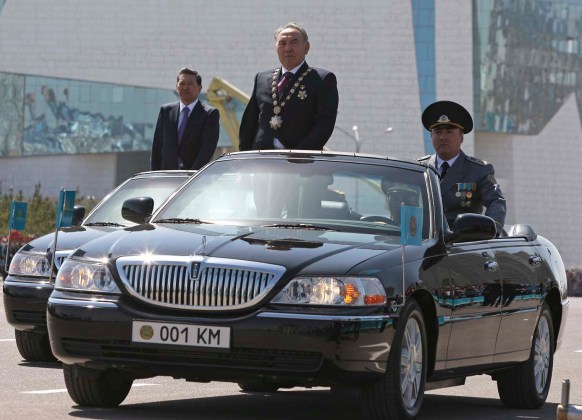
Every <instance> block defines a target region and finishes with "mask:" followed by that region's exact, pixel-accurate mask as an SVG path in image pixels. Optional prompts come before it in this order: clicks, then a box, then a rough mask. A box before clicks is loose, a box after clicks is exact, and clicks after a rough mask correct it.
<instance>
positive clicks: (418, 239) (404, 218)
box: [400, 206, 422, 306]
mask: <svg viewBox="0 0 582 420" xmlns="http://www.w3.org/2000/svg"><path fill="white" fill-rule="evenodd" d="M400 223H401V224H400V244H401V245H402V306H404V304H405V303H406V245H410V246H421V245H422V208H420V207H412V206H401V207H400Z"/></svg>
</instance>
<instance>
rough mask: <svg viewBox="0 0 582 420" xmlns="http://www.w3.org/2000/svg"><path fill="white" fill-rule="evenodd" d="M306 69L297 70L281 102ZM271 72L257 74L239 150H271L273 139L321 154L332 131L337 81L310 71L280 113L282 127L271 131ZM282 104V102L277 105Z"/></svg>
mask: <svg viewBox="0 0 582 420" xmlns="http://www.w3.org/2000/svg"><path fill="white" fill-rule="evenodd" d="M307 68H308V65H307V63H303V65H302V66H301V67H300V68H299V70H298V71H297V72H296V73H295V75H294V76H293V77H292V78H291V79H290V80H289V82H288V84H287V88H286V89H285V90H284V91H283V92H282V95H281V98H282V100H284V99H285V98H286V97H287V95H288V94H289V91H290V89H291V88H292V87H293V86H294V85H295V83H296V82H297V79H299V77H300V76H301V75H302V74H303V72H305V70H306V69H307ZM273 73H274V70H269V71H265V72H261V73H258V74H257V75H256V77H255V85H254V88H253V93H252V95H251V99H250V101H249V103H248V105H247V107H246V109H245V112H244V114H243V117H242V120H241V126H240V134H239V140H240V144H239V149H240V150H259V149H273V140H274V139H275V138H277V139H279V141H280V142H281V143H282V144H283V145H284V146H285V148H288V149H304V150H321V149H323V146H324V145H325V143H327V141H328V140H329V138H330V137H331V133H332V132H333V129H334V127H335V119H336V116H337V108H338V101H339V99H338V91H337V79H336V77H335V75H334V74H333V73H331V72H329V71H327V70H323V69H318V68H313V69H312V70H311V71H310V72H309V73H307V75H306V76H305V78H304V79H303V80H302V81H301V83H300V84H299V86H297V88H296V89H295V92H294V93H293V94H292V95H291V97H290V98H289V100H288V101H286V104H285V106H283V107H282V110H281V114H280V116H281V118H282V119H283V124H282V126H281V127H279V128H278V129H276V130H274V129H273V128H271V125H270V121H271V118H272V117H273V116H274V115H275V113H274V112H273V98H272V95H273V91H272V83H273ZM279 102H281V101H279Z"/></svg>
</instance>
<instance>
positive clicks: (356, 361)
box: [47, 291, 394, 386]
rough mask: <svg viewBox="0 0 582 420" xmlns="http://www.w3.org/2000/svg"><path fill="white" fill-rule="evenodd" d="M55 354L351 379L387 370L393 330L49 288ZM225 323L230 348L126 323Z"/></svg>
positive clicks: (152, 372) (95, 363) (161, 371)
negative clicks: (164, 339)
mask: <svg viewBox="0 0 582 420" xmlns="http://www.w3.org/2000/svg"><path fill="white" fill-rule="evenodd" d="M47 317H48V329H49V335H50V340H51V347H52V351H53V353H54V354H55V355H56V356H57V357H58V358H59V359H60V360H62V361H63V362H64V363H67V364H78V365H83V366H86V367H91V368H95V369H107V368H116V369H122V370H125V371H126V372H128V373H129V374H130V375H132V376H133V377H135V378H137V377H151V376H158V375H165V376H173V377H176V378H185V379H189V380H197V381H208V380H222V381H232V382H241V381H245V380H257V379H261V378H263V379H268V380H276V381H282V382H283V381H284V382H285V383H292V384H294V385H304V386H315V385H332V384H338V383H343V384H350V385H352V384H357V383H364V382H370V381H374V380H377V379H378V378H379V377H381V376H382V374H383V373H384V372H385V370H386V361H387V359H388V352H389V350H390V344H391V342H392V338H393V334H394V322H393V321H394V320H393V318H392V317H390V316H388V315H377V316H353V315H350V316H334V315H320V314H302V313H289V312H286V313H283V312H279V311H268V312H267V311H262V310H259V311H256V312H253V313H251V314H246V315H242V316H241V315H239V316H229V317H225V316H224V314H222V315H221V316H216V315H214V316H211V317H209V316H200V315H196V314H187V315H173V316H168V315H167V313H165V314H164V313H161V312H158V313H156V314H154V313H153V311H148V312H145V311H144V308H143V307H140V306H139V305H135V302H132V301H129V302H128V300H127V298H120V299H119V300H116V299H109V300H98V299H97V300H90V299H87V298H86V297H83V296H79V295H78V294H77V295H71V294H67V293H62V292H58V291H55V293H53V295H52V296H51V298H50V299H49V303H48V314H47ZM134 320H139V321H146V322H148V321H149V322H169V323H183V324H191V325H192V324H194V325H196V324H201V325H212V326H222V327H230V328H231V346H230V348H228V349H209V348H197V347H188V346H176V345H165V344H144V343H135V342H132V322H133V321H134Z"/></svg>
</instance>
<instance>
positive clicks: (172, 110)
mask: <svg viewBox="0 0 582 420" xmlns="http://www.w3.org/2000/svg"><path fill="white" fill-rule="evenodd" d="M179 114H180V102H174V103H170V104H165V105H162V107H161V108H160V113H159V115H158V121H157V123H156V130H155V132H154V141H153V145H152V155H151V169H152V171H160V170H168V169H178V157H180V159H181V160H182V162H183V163H184V169H200V168H202V167H203V166H204V165H206V164H207V163H208V162H210V160H211V159H212V156H213V155H214V151H215V150H216V145H217V144H218V136H219V134H220V126H219V120H220V115H219V112H218V110H217V109H216V108H214V107H212V106H210V105H206V104H203V103H202V102H200V101H198V102H197V103H196V105H195V106H194V109H193V110H192V112H191V113H190V115H189V116H188V122H187V123H186V130H185V131H184V139H183V140H182V142H181V143H178V117H179Z"/></svg>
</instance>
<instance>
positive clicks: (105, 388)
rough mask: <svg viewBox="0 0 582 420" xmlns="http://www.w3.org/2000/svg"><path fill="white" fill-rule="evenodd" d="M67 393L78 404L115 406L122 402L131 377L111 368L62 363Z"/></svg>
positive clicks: (129, 385) (130, 382) (85, 405)
mask: <svg viewBox="0 0 582 420" xmlns="http://www.w3.org/2000/svg"><path fill="white" fill-rule="evenodd" d="M63 374H64V376H65V385H66V386H67V391H68V392H69V395H70V396H71V398H72V399H73V401H75V402H76V403H77V404H79V405H80V406H84V407H102V408H106V407H116V406H118V405H119V404H121V403H122V402H123V400H124V399H125V397H127V394H129V390H130V389H131V385H132V383H133V379H131V378H129V377H128V376H127V375H126V374H124V373H122V372H118V371H113V370H96V369H89V368H85V367H81V366H76V365H65V364H63Z"/></svg>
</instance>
